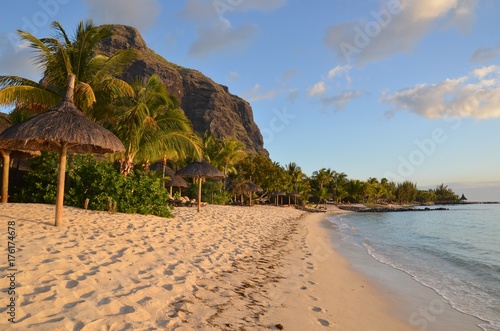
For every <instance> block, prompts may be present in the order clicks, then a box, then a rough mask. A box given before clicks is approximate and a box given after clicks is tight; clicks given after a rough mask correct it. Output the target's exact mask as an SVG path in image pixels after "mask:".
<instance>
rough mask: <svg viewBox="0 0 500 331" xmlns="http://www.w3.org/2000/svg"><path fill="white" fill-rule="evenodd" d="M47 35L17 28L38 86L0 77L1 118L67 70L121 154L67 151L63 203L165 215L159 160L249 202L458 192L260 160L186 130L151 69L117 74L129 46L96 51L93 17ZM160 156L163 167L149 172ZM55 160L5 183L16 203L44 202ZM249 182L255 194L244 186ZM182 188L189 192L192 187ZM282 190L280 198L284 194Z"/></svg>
mask: <svg viewBox="0 0 500 331" xmlns="http://www.w3.org/2000/svg"><path fill="white" fill-rule="evenodd" d="M52 28H53V29H54V31H55V37H52V38H42V39H38V38H36V37H35V36H33V35H32V34H30V33H28V32H24V31H19V35H20V36H21V38H22V39H24V40H25V41H27V42H28V43H29V45H30V47H32V48H33V49H35V50H36V51H37V56H36V58H35V63H36V64H37V65H38V66H39V67H40V69H41V70H42V73H43V79H42V80H41V81H40V82H34V81H31V80H28V79H25V78H22V77H17V76H0V105H1V106H12V107H13V108H14V110H13V111H12V112H11V113H10V114H9V115H8V116H7V118H9V120H10V121H11V122H12V123H15V122H20V121H24V120H26V119H27V118H29V116H32V115H34V114H37V113H41V112H44V111H46V110H48V109H50V108H52V107H54V106H55V105H56V104H57V103H58V102H60V101H61V100H62V98H63V97H64V92H65V90H66V81H67V80H66V78H67V76H68V75H69V74H74V75H75V76H76V87H75V95H74V96H75V105H76V106H77V107H78V108H79V109H81V110H82V111H83V112H84V113H85V114H86V115H87V116H88V117H90V118H91V119H93V120H94V121H96V122H97V123H99V124H101V125H103V126H104V127H106V128H107V129H109V130H110V131H112V132H113V133H115V135H116V136H117V137H119V138H120V140H121V141H122V142H123V144H124V146H125V152H124V153H122V154H121V155H113V156H111V157H109V158H107V159H100V160H97V159H96V158H95V157H93V156H81V155H74V156H72V157H71V158H70V160H69V170H68V173H67V181H68V190H67V192H66V197H65V200H66V202H67V203H68V204H70V205H73V206H80V207H81V206H85V207H88V208H91V209H97V210H108V211H122V212H135V213H144V214H156V215H160V216H170V215H171V213H170V210H171V208H170V207H169V205H168V204H167V201H169V196H168V194H167V190H165V189H164V187H163V186H164V183H165V180H167V179H168V178H166V177H165V169H166V166H167V164H168V165H169V166H170V167H171V168H173V169H179V168H181V167H182V166H184V165H186V164H187V163H189V162H190V161H192V160H200V159H202V158H203V159H205V160H206V161H208V162H210V163H211V164H212V165H213V166H215V167H217V168H218V169H219V170H221V171H222V172H223V173H224V175H225V179H224V180H223V181H222V182H220V181H215V180H210V179H208V180H207V183H205V185H204V187H203V190H204V192H203V196H205V197H207V198H206V199H208V201H209V202H211V203H221V204H228V203H240V204H241V203H246V201H245V200H246V199H248V198H250V197H253V198H257V203H266V202H269V203H276V204H277V203H283V202H284V201H291V199H290V197H292V196H293V198H294V199H293V201H294V203H295V202H299V203H302V204H305V203H314V204H316V206H319V205H320V204H322V203H327V202H329V203H337V204H339V203H374V204H378V203H388V202H397V203H400V204H409V203H414V202H418V203H436V202H441V203H443V202H446V203H450V202H456V201H458V200H459V199H458V196H457V195H456V194H455V193H454V192H453V191H452V190H451V189H450V188H448V187H447V186H446V185H444V184H441V185H439V186H437V187H436V189H429V190H419V189H418V188H417V184H416V183H412V182H410V181H404V182H402V183H395V182H393V181H389V180H388V179H386V178H381V179H377V178H369V179H367V180H359V179H350V178H348V176H347V175H346V174H345V173H344V172H336V171H335V170H333V169H331V168H321V169H319V170H317V171H314V172H313V173H312V175H311V176H307V175H306V174H305V173H304V172H303V171H302V169H301V167H300V166H299V165H297V164H296V163H294V162H290V163H289V164H286V165H284V166H283V165H281V164H279V163H278V162H273V161H272V160H271V159H270V158H269V157H267V156H264V155H259V154H255V153H249V152H248V151H247V150H246V147H245V145H244V144H243V143H241V142H240V141H238V140H237V139H236V138H233V137H227V138H224V139H222V138H220V137H217V136H215V135H213V134H210V133H208V132H207V133H205V134H204V136H203V137H200V136H198V135H197V134H196V133H195V132H194V131H193V127H192V124H191V122H190V121H189V119H188V118H187V117H186V116H185V115H184V112H183V111H182V109H181V108H180V104H179V101H178V100H176V99H175V97H173V96H172V95H170V93H169V92H168V91H167V89H166V87H165V84H163V82H162V81H161V78H160V77H159V76H158V75H151V76H149V77H137V79H136V80H134V81H132V82H126V81H124V80H122V79H120V78H119V77H120V75H121V74H122V73H123V72H124V70H126V69H127V67H128V66H129V65H130V64H131V63H132V61H134V60H135V59H136V54H135V52H134V51H133V50H128V51H121V52H117V53H116V54H114V55H112V56H111V57H106V56H103V55H100V54H99V53H98V52H96V47H97V46H98V44H99V42H101V41H102V40H103V39H104V38H106V37H109V36H110V35H111V31H110V30H109V29H108V28H107V27H105V26H95V25H94V24H93V23H92V21H86V22H81V23H80V24H78V26H77V29H76V32H75V35H74V36H73V37H70V36H68V34H67V33H66V31H65V30H64V29H63V27H62V26H61V25H60V24H59V23H57V22H54V23H53V24H52ZM158 162H161V164H162V170H161V171H159V172H156V171H153V170H151V165H152V164H155V163H158ZM56 165H57V160H56V156H55V155H54V154H51V153H42V155H41V156H39V157H36V158H34V159H32V160H31V170H30V171H29V172H28V173H27V174H26V175H25V176H24V178H23V181H24V183H25V184H24V185H18V186H17V187H14V188H13V192H12V193H11V197H12V200H13V201H19V202H42V203H53V202H54V199H55V181H56V179H55V171H56V170H55V169H56V168H57V166H56ZM248 183H252V184H256V185H257V186H258V187H259V189H261V190H259V191H260V192H259V193H258V194H257V193H256V192H255V190H254V191H250V192H244V191H242V188H244V187H245V185H248ZM184 194H187V195H189V196H190V197H191V198H194V197H195V196H196V187H195V186H194V185H193V186H192V187H189V188H187V189H186V190H185V191H184ZM286 195H288V199H283V197H285V196H286Z"/></svg>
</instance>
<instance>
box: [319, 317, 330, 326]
mask: <svg viewBox="0 0 500 331" xmlns="http://www.w3.org/2000/svg"><path fill="white" fill-rule="evenodd" d="M318 322H319V324H321V325H323V326H330V322H328V321H327V320H324V319H322V318H318Z"/></svg>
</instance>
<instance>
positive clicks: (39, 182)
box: [11, 151, 59, 204]
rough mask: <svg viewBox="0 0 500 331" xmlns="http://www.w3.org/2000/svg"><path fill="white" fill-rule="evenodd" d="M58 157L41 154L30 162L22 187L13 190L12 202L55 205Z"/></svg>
mask: <svg viewBox="0 0 500 331" xmlns="http://www.w3.org/2000/svg"><path fill="white" fill-rule="evenodd" d="M58 167H59V155H58V154H56V153H50V152H45V151H44V152H42V155H41V156H38V157H35V158H33V159H32V160H31V170H30V171H29V172H27V173H26V174H25V175H24V183H25V185H23V186H22V187H17V188H16V189H15V190H13V195H12V199H11V200H12V201H13V202H32V203H52V204H55V203H56V191H57V169H58Z"/></svg>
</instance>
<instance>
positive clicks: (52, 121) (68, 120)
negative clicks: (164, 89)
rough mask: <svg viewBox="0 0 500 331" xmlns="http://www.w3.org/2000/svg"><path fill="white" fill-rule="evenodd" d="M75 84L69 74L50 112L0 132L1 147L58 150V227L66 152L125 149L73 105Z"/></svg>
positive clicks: (58, 223)
mask: <svg viewBox="0 0 500 331" xmlns="http://www.w3.org/2000/svg"><path fill="white" fill-rule="evenodd" d="M74 87H75V75H73V74H70V75H68V87H67V91H66V95H65V97H64V99H63V101H61V102H60V103H59V104H58V105H57V106H55V107H54V108H52V109H50V110H49V111H47V112H45V113H42V114H39V115H36V116H33V117H31V118H29V119H28V120H26V121H25V122H22V123H19V124H16V125H13V126H11V127H9V128H7V129H5V131H3V132H2V133H0V148H4V149H11V150H15V149H21V150H34V151H39V150H46V151H53V152H58V153H59V155H60V157H59V171H58V176H57V195H56V218H55V225H56V226H59V225H61V223H62V206H63V202H64V178H65V171H66V155H67V153H98V154H105V153H115V152H124V151H125V147H124V146H123V144H122V142H121V141H120V139H118V138H117V137H116V136H115V135H114V134H113V133H111V132H110V131H108V130H106V129H105V128H103V127H102V126H100V125H98V124H97V123H95V122H93V121H92V120H90V119H88V118H87V117H86V116H85V115H84V114H83V113H82V112H81V111H80V110H79V109H78V108H76V106H75V105H74V104H73V93H74Z"/></svg>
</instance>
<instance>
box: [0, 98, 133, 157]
mask: <svg viewBox="0 0 500 331" xmlns="http://www.w3.org/2000/svg"><path fill="white" fill-rule="evenodd" d="M61 142H67V143H68V152H70V153H98V154H105V153H114V152H124V151H125V148H124V146H123V144H122V142H121V141H120V140H119V139H118V138H117V137H116V136H115V135H114V134H113V133H111V132H110V131H108V130H106V129H104V128H103V127H102V126H100V125H98V124H97V123H95V122H94V121H92V120H90V119H89V118H87V117H86V116H85V115H84V114H83V113H82V112H81V111H80V110H79V109H78V108H76V107H75V105H74V104H73V103H72V102H70V101H66V100H64V101H62V102H61V103H59V105H57V106H56V107H54V108H52V109H51V110H49V111H47V112H45V113H42V114H39V115H35V116H33V117H31V118H29V119H28V120H26V121H25V122H22V123H19V124H16V125H13V126H11V127H8V128H6V129H5V130H4V131H3V132H2V133H1V134H0V147H1V148H6V149H12V150H16V149H17V150H19V149H21V150H35V151H40V150H47V151H52V152H60V151H61Z"/></svg>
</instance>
